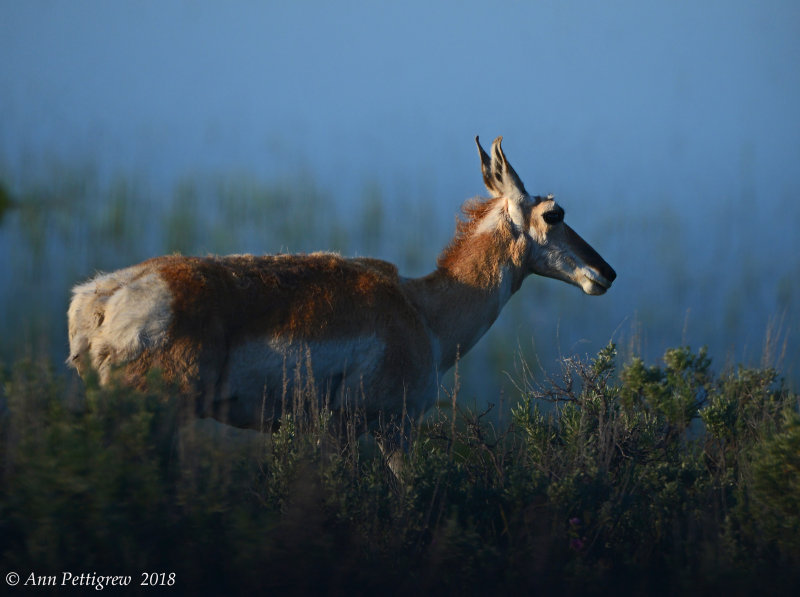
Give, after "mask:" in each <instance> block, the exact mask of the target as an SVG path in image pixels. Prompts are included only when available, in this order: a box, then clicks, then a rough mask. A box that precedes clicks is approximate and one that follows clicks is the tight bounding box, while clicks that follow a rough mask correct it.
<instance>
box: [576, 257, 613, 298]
mask: <svg viewBox="0 0 800 597" xmlns="http://www.w3.org/2000/svg"><path fill="white" fill-rule="evenodd" d="M581 275H582V279H581V281H580V285H581V288H582V289H583V291H584V292H585V293H586V294H592V295H599V294H605V292H606V291H607V290H608V289H609V288H611V284H612V283H613V282H614V280H615V279H616V277H617V272H615V271H614V268H612V267H611V266H610V265H608V264H607V263H606V262H605V261H603V263H602V265H601V266H600V267H599V268H596V267H592V266H585V267H583V268H581Z"/></svg>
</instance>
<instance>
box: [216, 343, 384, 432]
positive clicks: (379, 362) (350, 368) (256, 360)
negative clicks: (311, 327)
mask: <svg viewBox="0 0 800 597" xmlns="http://www.w3.org/2000/svg"><path fill="white" fill-rule="evenodd" d="M386 352H387V351H386V344H385V342H384V341H383V340H382V339H380V338H378V336H376V335H375V334H372V335H369V336H364V337H351V338H341V339H335V340H334V339H332V340H312V341H301V340H294V341H292V340H288V339H286V338H274V337H272V338H271V337H264V338H253V339H250V340H248V341H246V342H244V343H242V344H240V345H238V346H236V347H235V348H232V349H231V351H230V359H229V364H228V367H227V368H226V371H225V373H224V375H223V380H222V383H221V386H220V392H219V395H218V396H217V398H216V400H215V404H213V405H212V406H213V409H214V411H213V412H212V413H209V414H212V415H213V416H218V417H219V418H221V419H225V420H229V421H230V422H231V423H233V424H235V425H238V426H241V427H248V426H253V423H254V422H255V423H256V424H257V425H259V426H260V425H261V424H262V423H263V422H265V421H271V420H275V419H276V418H277V417H279V416H280V414H281V411H282V410H283V409H284V408H285V407H287V405H288V407H289V408H291V405H292V404H294V403H296V401H297V400H298V399H299V400H301V401H306V400H309V399H313V400H317V401H319V403H321V404H326V405H327V406H328V407H329V408H331V409H333V410H339V409H345V410H347V409H354V408H366V409H372V408H373V407H375V406H377V407H378V410H380V408H387V407H388V406H389V405H388V404H384V402H385V399H386V398H387V397H386V396H374V395H370V394H371V390H373V389H374V388H377V387H378V386H379V385H380V377H381V376H382V375H387V372H386V362H385V359H386ZM376 403H377V405H376Z"/></svg>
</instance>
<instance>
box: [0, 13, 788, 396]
mask: <svg viewBox="0 0 800 597" xmlns="http://www.w3.org/2000/svg"><path fill="white" fill-rule="evenodd" d="M798 65H800V4H797V3H796V2H792V1H785V2H777V1H765V2H757V3H756V2H748V1H745V0H733V1H719V2H717V1H700V2H648V1H644V2H643V1H630V2H628V1H611V2H603V3H599V2H591V1H581V2H555V1H552V2H549V1H536V2H492V3H487V2H464V1H460V2H455V1H446V2H430V1H428V0H426V1H416V0H414V1H408V2H403V3H392V4H390V3H379V2H350V1H340V2H321V1H307V2H301V1H298V2H255V1H254V2H225V3H221V2H211V1H200V0H195V1H183V2H178V1H165V2H146V1H133V0H130V1H127V0H120V1H117V2H103V1H72V2H49V1H27V2H3V3H2V4H0V183H2V185H3V187H2V188H3V189H4V191H3V193H4V195H3V196H5V197H6V199H5V200H4V201H0V254H2V255H3V259H2V262H0V284H1V285H2V286H0V305H2V309H3V313H4V317H3V321H2V323H0V335H1V336H0V337H1V338H2V340H0V358H2V359H3V360H5V361H6V362H8V361H11V360H13V359H15V358H18V357H19V356H21V355H22V354H24V353H34V354H44V355H47V356H48V358H53V359H54V360H58V361H60V360H61V359H63V358H64V357H65V356H66V350H67V348H66V346H67V343H66V322H65V315H64V314H65V311H66V305H67V301H68V298H69V288H70V286H71V285H72V284H74V283H76V282H77V281H80V280H82V279H84V278H85V277H87V276H89V275H91V274H92V273H94V272H95V271H97V270H99V269H110V268H114V267H122V266H124V265H128V264H130V263H133V262H135V261H139V260H141V259H145V258H147V257H150V256H152V255H154V254H158V253H163V252H170V251H175V250H179V251H182V252H185V253H195V254H205V253H208V252H255V253H264V252H276V251H281V250H283V251H311V250H322V249H335V250H339V251H342V252H343V253H345V254H347V255H374V256H377V257H382V258H385V259H389V260H392V261H395V262H397V263H398V264H399V266H400V268H401V272H402V273H405V274H407V275H421V274H424V273H427V272H428V271H430V270H432V269H433V267H434V263H435V258H436V255H437V253H438V251H439V250H440V249H441V248H442V247H443V246H444V245H445V244H446V243H447V241H448V240H449V238H450V236H451V234H452V232H453V229H454V216H455V214H456V213H457V212H458V209H459V206H460V205H461V203H462V202H463V201H464V200H465V199H467V198H469V197H472V196H475V195H479V194H484V189H483V185H482V180H481V176H480V170H479V162H478V158H477V154H476V150H475V146H474V143H473V138H474V136H475V135H476V134H477V135H481V137H482V140H483V141H484V142H485V143H486V144H489V143H490V142H491V140H492V139H493V138H494V137H495V136H497V135H503V136H504V138H505V141H504V149H505V150H506V153H507V155H508V157H509V159H510V161H511V163H512V164H513V165H514V167H515V168H516V170H517V171H518V172H519V174H520V176H521V177H522V179H523V180H524V182H525V184H526V186H527V188H528V190H529V191H531V192H532V193H534V194H546V193H554V194H555V195H556V197H557V199H558V200H559V201H560V203H561V204H562V205H563V206H564V207H565V208H566V210H567V220H568V222H569V223H570V224H571V225H572V226H573V227H574V228H575V229H576V230H577V231H578V232H579V233H580V234H581V235H582V236H583V237H584V238H586V239H587V240H588V241H589V242H590V244H592V245H593V246H594V247H595V248H596V249H597V250H598V252H600V253H601V254H602V255H603V257H604V258H606V260H607V261H608V262H609V263H611V264H612V265H613V266H614V267H615V269H616V270H617V272H618V274H619V278H618V280H617V282H616V284H615V285H614V287H613V288H612V289H611V291H610V292H609V293H608V294H607V295H605V296H603V297H599V298H594V297H587V296H583V295H582V294H581V293H580V291H579V290H578V289H575V288H572V287H568V286H566V285H564V284H561V283H559V282H556V281H553V280H544V279H535V280H529V281H527V282H526V284H525V285H523V287H522V290H521V291H520V292H519V293H518V294H517V295H516V296H515V297H514V298H513V299H512V302H511V304H510V305H509V306H508V308H507V309H506V312H504V315H503V317H502V318H501V320H500V321H499V322H498V324H497V325H496V326H495V327H494V328H493V329H492V330H491V331H490V333H489V334H488V335H487V337H486V338H485V339H484V341H483V342H482V343H481V344H480V345H479V346H478V347H477V348H476V349H475V351H474V353H472V354H470V355H469V356H468V357H467V358H465V360H464V362H463V363H462V371H463V372H464V373H465V379H466V380H467V383H466V388H465V391H466V392H467V393H468V394H470V395H475V396H476V397H477V396H479V395H480V396H481V397H488V399H491V400H496V396H497V394H498V393H500V392H513V383H512V382H511V381H509V378H508V377H507V376H506V373H509V374H510V377H511V378H514V375H515V371H516V370H517V369H518V368H519V366H520V365H519V360H520V358H524V359H525V360H527V361H528V362H529V363H533V368H534V369H537V370H538V369H539V368H541V369H543V370H545V371H547V370H550V369H551V368H552V367H553V366H554V363H555V358H556V357H557V356H558V355H563V354H573V353H578V354H586V353H589V354H591V353H593V352H595V351H596V350H597V349H598V348H600V347H602V346H603V345H604V344H605V343H606V342H607V341H608V340H609V339H613V340H615V341H616V342H618V344H619V346H620V352H621V353H622V357H623V358H630V357H631V356H632V355H636V354H640V355H642V356H644V357H645V358H646V359H650V360H652V359H655V358H657V357H658V356H659V355H660V354H661V353H662V352H663V350H664V349H665V348H667V347H669V346H674V345H677V344H691V345H692V346H693V347H699V346H700V345H704V344H706V345H709V347H710V348H711V355H712V356H713V357H714V359H715V363H716V364H717V366H718V367H723V366H729V365H732V364H734V363H737V362H744V363H748V364H766V365H772V366H778V367H780V368H781V370H782V371H784V373H785V374H786V375H787V377H788V378H789V380H790V381H796V380H797V379H798V367H800V340H799V339H798V336H799V335H800V334H798V332H800V240H799V238H800V235H798V233H797V227H798V224H800V207H799V206H798V202H799V201H798V200H799V199H800V68H798ZM3 206H5V207H3ZM520 355H521V356H520Z"/></svg>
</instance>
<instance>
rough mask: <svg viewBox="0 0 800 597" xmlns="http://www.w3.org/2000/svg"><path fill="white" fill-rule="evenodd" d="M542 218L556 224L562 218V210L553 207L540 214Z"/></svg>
mask: <svg viewBox="0 0 800 597" xmlns="http://www.w3.org/2000/svg"><path fill="white" fill-rule="evenodd" d="M542 219H543V220H544V221H545V222H547V223H548V224H558V223H559V222H561V221H562V220H563V219H564V210H561V209H553V210H550V211H546V212H544V213H543V214H542Z"/></svg>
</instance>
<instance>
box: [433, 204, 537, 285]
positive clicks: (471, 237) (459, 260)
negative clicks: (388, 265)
mask: <svg viewBox="0 0 800 597" xmlns="http://www.w3.org/2000/svg"><path fill="white" fill-rule="evenodd" d="M505 201H506V199H505V198H503V197H494V198H491V199H471V200H469V201H467V202H466V203H465V204H464V206H463V207H462V208H461V211H462V213H463V214H464V219H459V220H457V221H456V233H455V236H454V237H453V240H452V241H450V244H449V245H448V246H447V247H446V248H445V249H444V251H442V253H441V254H440V255H439V258H438V260H437V265H438V266H439V268H440V269H442V270H445V271H446V272H448V273H450V274H451V275H452V276H454V277H455V278H457V279H458V280H461V281H462V282H466V283H468V284H470V285H474V286H477V287H479V288H493V287H495V286H496V285H497V284H498V283H499V281H500V276H501V271H502V268H503V267H504V266H506V265H512V266H514V267H520V266H522V263H523V261H524V259H525V254H526V252H527V250H528V242H527V239H526V237H525V236H524V235H515V233H514V230H513V226H512V224H511V222H510V221H509V220H508V218H507V217H505V214H502V216H501V217H500V218H499V220H498V225H497V227H496V228H495V229H494V231H492V232H490V233H489V232H485V233H482V234H476V229H477V228H478V226H479V225H480V223H481V222H482V221H483V219H484V218H486V217H488V216H489V215H490V213H491V212H492V211H493V210H495V209H498V208H499V207H500V206H501V205H502V203H504V202H505Z"/></svg>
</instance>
